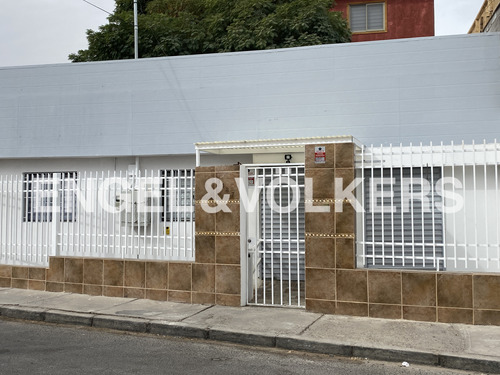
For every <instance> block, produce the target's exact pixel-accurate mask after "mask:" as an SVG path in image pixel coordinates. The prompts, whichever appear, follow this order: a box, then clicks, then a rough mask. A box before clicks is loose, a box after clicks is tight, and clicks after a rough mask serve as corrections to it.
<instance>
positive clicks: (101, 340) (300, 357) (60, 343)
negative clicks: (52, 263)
mask: <svg viewBox="0 0 500 375" xmlns="http://www.w3.org/2000/svg"><path fill="white" fill-rule="evenodd" d="M409 362H410V367H407V368H404V367H400V363H388V362H376V361H367V360H364V359H346V358H340V359H339V358H333V357H330V356H325V355H311V354H305V353H299V352H287V351H283V350H278V349H256V348H250V347H245V346H238V345H232V344H224V343H216V342H209V341H200V340H187V339H175V338H167V337H158V336H153V335H136V334H125V333H115V332H109V331H104V330H97V329H89V328H80V327H67V326H56V325H48V324H37V323H25V322H17V321H10V320H0V374H9V375H10V374H51V375H55V374H65V375H66V374H120V375H124V374H203V375H211V374H218V375H224V374H259V375H264V374H266V375H267V374H280V375H281V374H314V375H322V374H328V375H335V374H342V375H344V374H353V375H354V374H355V375H363V374H367V375H368V374H369V375H377V374H387V375H391V374H407V375H415V374H419V375H425V374H443V375H445V374H446V375H449V374H462V375H463V374H466V372H462V371H452V370H446V369H440V368H432V367H425V366H415V365H412V364H411V358H409Z"/></svg>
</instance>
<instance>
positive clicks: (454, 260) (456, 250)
mask: <svg viewBox="0 0 500 375" xmlns="http://www.w3.org/2000/svg"><path fill="white" fill-rule="evenodd" d="M451 152H452V165H451V177H452V179H453V183H452V184H451V188H452V192H453V196H455V194H456V192H455V160H456V156H455V144H454V143H453V141H451ZM441 187H442V188H443V191H444V183H442V185H441ZM442 199H443V207H444V197H443V198H442ZM445 216H446V215H445V214H444V213H443V217H445ZM443 233H446V227H443ZM444 244H445V249H446V247H447V246H446V245H447V243H446V241H444ZM453 251H454V253H455V254H454V256H453V258H454V259H453V264H454V266H455V268H457V264H458V246H457V213H456V212H454V213H453Z"/></svg>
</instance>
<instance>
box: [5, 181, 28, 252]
mask: <svg viewBox="0 0 500 375" xmlns="http://www.w3.org/2000/svg"><path fill="white" fill-rule="evenodd" d="M23 188H24V184H23ZM3 196H4V184H3V175H0V259H2V258H5V260H6V261H8V258H7V252H6V251H5V250H6V248H5V247H4V243H3V241H4V237H3V229H4V227H5V226H6V220H4V218H3V215H4V213H5V206H4V204H3Z"/></svg>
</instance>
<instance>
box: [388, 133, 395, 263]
mask: <svg viewBox="0 0 500 375" xmlns="http://www.w3.org/2000/svg"><path fill="white" fill-rule="evenodd" d="M389 150H390V151H389V152H390V154H391V155H390V158H389V176H390V179H391V185H390V186H391V190H390V197H391V212H390V213H391V241H392V266H393V267H394V266H395V265H396V249H395V244H394V242H395V241H394V230H395V228H394V184H393V181H394V160H393V156H394V151H393V149H392V143H391V144H390V145H389Z"/></svg>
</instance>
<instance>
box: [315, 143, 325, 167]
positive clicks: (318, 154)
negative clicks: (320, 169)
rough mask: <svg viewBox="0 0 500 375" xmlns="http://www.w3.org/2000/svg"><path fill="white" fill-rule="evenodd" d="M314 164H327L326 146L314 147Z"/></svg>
mask: <svg viewBox="0 0 500 375" xmlns="http://www.w3.org/2000/svg"><path fill="white" fill-rule="evenodd" d="M314 162H315V163H316V164H325V163H326V152H325V146H316V147H314Z"/></svg>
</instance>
